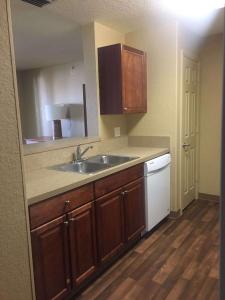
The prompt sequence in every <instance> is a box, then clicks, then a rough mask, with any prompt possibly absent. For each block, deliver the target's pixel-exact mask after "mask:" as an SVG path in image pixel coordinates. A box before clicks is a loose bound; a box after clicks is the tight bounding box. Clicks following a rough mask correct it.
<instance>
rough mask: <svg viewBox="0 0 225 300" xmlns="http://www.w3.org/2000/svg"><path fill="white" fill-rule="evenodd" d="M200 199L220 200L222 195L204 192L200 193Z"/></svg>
mask: <svg viewBox="0 0 225 300" xmlns="http://www.w3.org/2000/svg"><path fill="white" fill-rule="evenodd" d="M198 199H200V200H205V201H213V202H220V196H217V195H211V194H204V193H199V195H198Z"/></svg>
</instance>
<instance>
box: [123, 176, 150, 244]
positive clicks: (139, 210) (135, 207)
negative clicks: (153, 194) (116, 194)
mask: <svg viewBox="0 0 225 300" xmlns="http://www.w3.org/2000/svg"><path fill="white" fill-rule="evenodd" d="M123 195H124V216H125V236H126V241H130V240H132V239H134V238H135V237H137V235H139V234H140V233H141V232H142V230H143V229H144V228H145V200H144V199H145V198H144V197H145V196H144V179H143V178H140V179H138V180H136V181H134V182H132V183H130V184H128V185H126V186H125V187H124V191H123Z"/></svg>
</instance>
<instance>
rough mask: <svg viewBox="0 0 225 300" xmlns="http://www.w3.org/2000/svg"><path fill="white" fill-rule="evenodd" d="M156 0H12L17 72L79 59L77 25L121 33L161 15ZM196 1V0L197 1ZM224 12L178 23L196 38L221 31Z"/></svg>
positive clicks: (80, 45)
mask: <svg viewBox="0 0 225 300" xmlns="http://www.w3.org/2000/svg"><path fill="white" fill-rule="evenodd" d="M157 1H159V0H138V1H137V0H55V1H54V2H53V3H52V4H51V5H48V6H45V7H43V8H38V7H35V6H32V5H30V4H27V3H24V2H22V1H21V0H11V6H12V19H13V33H14V41H15V52H16V63H17V67H18V68H20V69H28V68H37V67H40V66H45V65H53V64H56V63H64V62H68V61H74V60H77V59H81V58H82V39H81V32H80V29H79V28H80V26H81V25H84V24H87V23H90V22H93V21H98V22H100V23H102V24H105V25H108V26H110V27H112V28H114V29H116V30H119V31H121V32H124V33H125V32H129V31H132V30H134V29H136V28H137V27H140V26H142V25H144V24H145V22H146V20H147V19H149V18H150V17H151V16H153V15H157V14H158V15H161V16H162V15H163V13H165V12H163V11H162V10H160V9H159V8H158V7H157V5H155V3H157ZM196 1H197V0H196ZM223 14H224V10H223V9H221V10H218V11H216V12H214V13H213V14H211V15H210V16H207V18H206V17H202V18H197V19H190V18H183V19H180V20H179V21H180V22H181V23H182V24H184V25H185V26H186V27H189V28H190V29H191V30H192V31H194V32H196V33H197V34H199V35H210V34H216V33H220V32H222V31H223V17H224V15H223Z"/></svg>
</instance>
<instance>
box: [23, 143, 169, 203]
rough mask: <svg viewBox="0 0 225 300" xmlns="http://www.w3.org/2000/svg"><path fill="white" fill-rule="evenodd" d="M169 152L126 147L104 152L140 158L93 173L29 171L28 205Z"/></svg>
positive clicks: (161, 149)
mask: <svg viewBox="0 0 225 300" xmlns="http://www.w3.org/2000/svg"><path fill="white" fill-rule="evenodd" d="M168 152H169V149H168V148H147V147H126V148H122V149H119V150H116V151H112V152H110V153H104V154H115V155H123V156H135V157H138V158H136V159H134V160H132V161H129V162H126V163H124V164H121V165H117V166H115V167H112V168H108V169H105V170H102V171H99V172H96V173H92V174H80V173H76V172H63V171H59V170H54V169H51V168H50V167H49V168H43V169H38V170H35V171H30V172H27V173H26V174H25V184H26V199H27V201H28V205H31V204H34V203H37V202H39V201H42V200H45V199H48V198H50V197H53V196H56V195H59V194H61V193H64V192H67V191H70V190H72V189H74V188H77V187H79V186H82V185H84V184H87V183H90V182H93V181H96V180H97V179H100V178H103V177H106V176H108V175H111V174H113V173H116V172H119V171H121V170H125V169H127V168H129V167H132V166H135V165H137V164H139V163H142V162H145V161H148V160H150V159H153V158H155V157H157V156H160V155H163V154H165V153H168Z"/></svg>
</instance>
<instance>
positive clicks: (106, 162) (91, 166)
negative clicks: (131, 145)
mask: <svg viewBox="0 0 225 300" xmlns="http://www.w3.org/2000/svg"><path fill="white" fill-rule="evenodd" d="M136 158H138V157H130V156H117V155H103V154H101V155H96V156H92V157H89V158H87V159H84V160H81V161H74V162H71V163H68V164H61V165H57V166H54V167H51V169H54V170H58V171H64V172H77V173H81V174H92V173H96V172H99V171H102V170H105V169H108V168H111V167H114V166H116V165H120V164H123V163H126V162H128V161H131V160H134V159H136Z"/></svg>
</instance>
